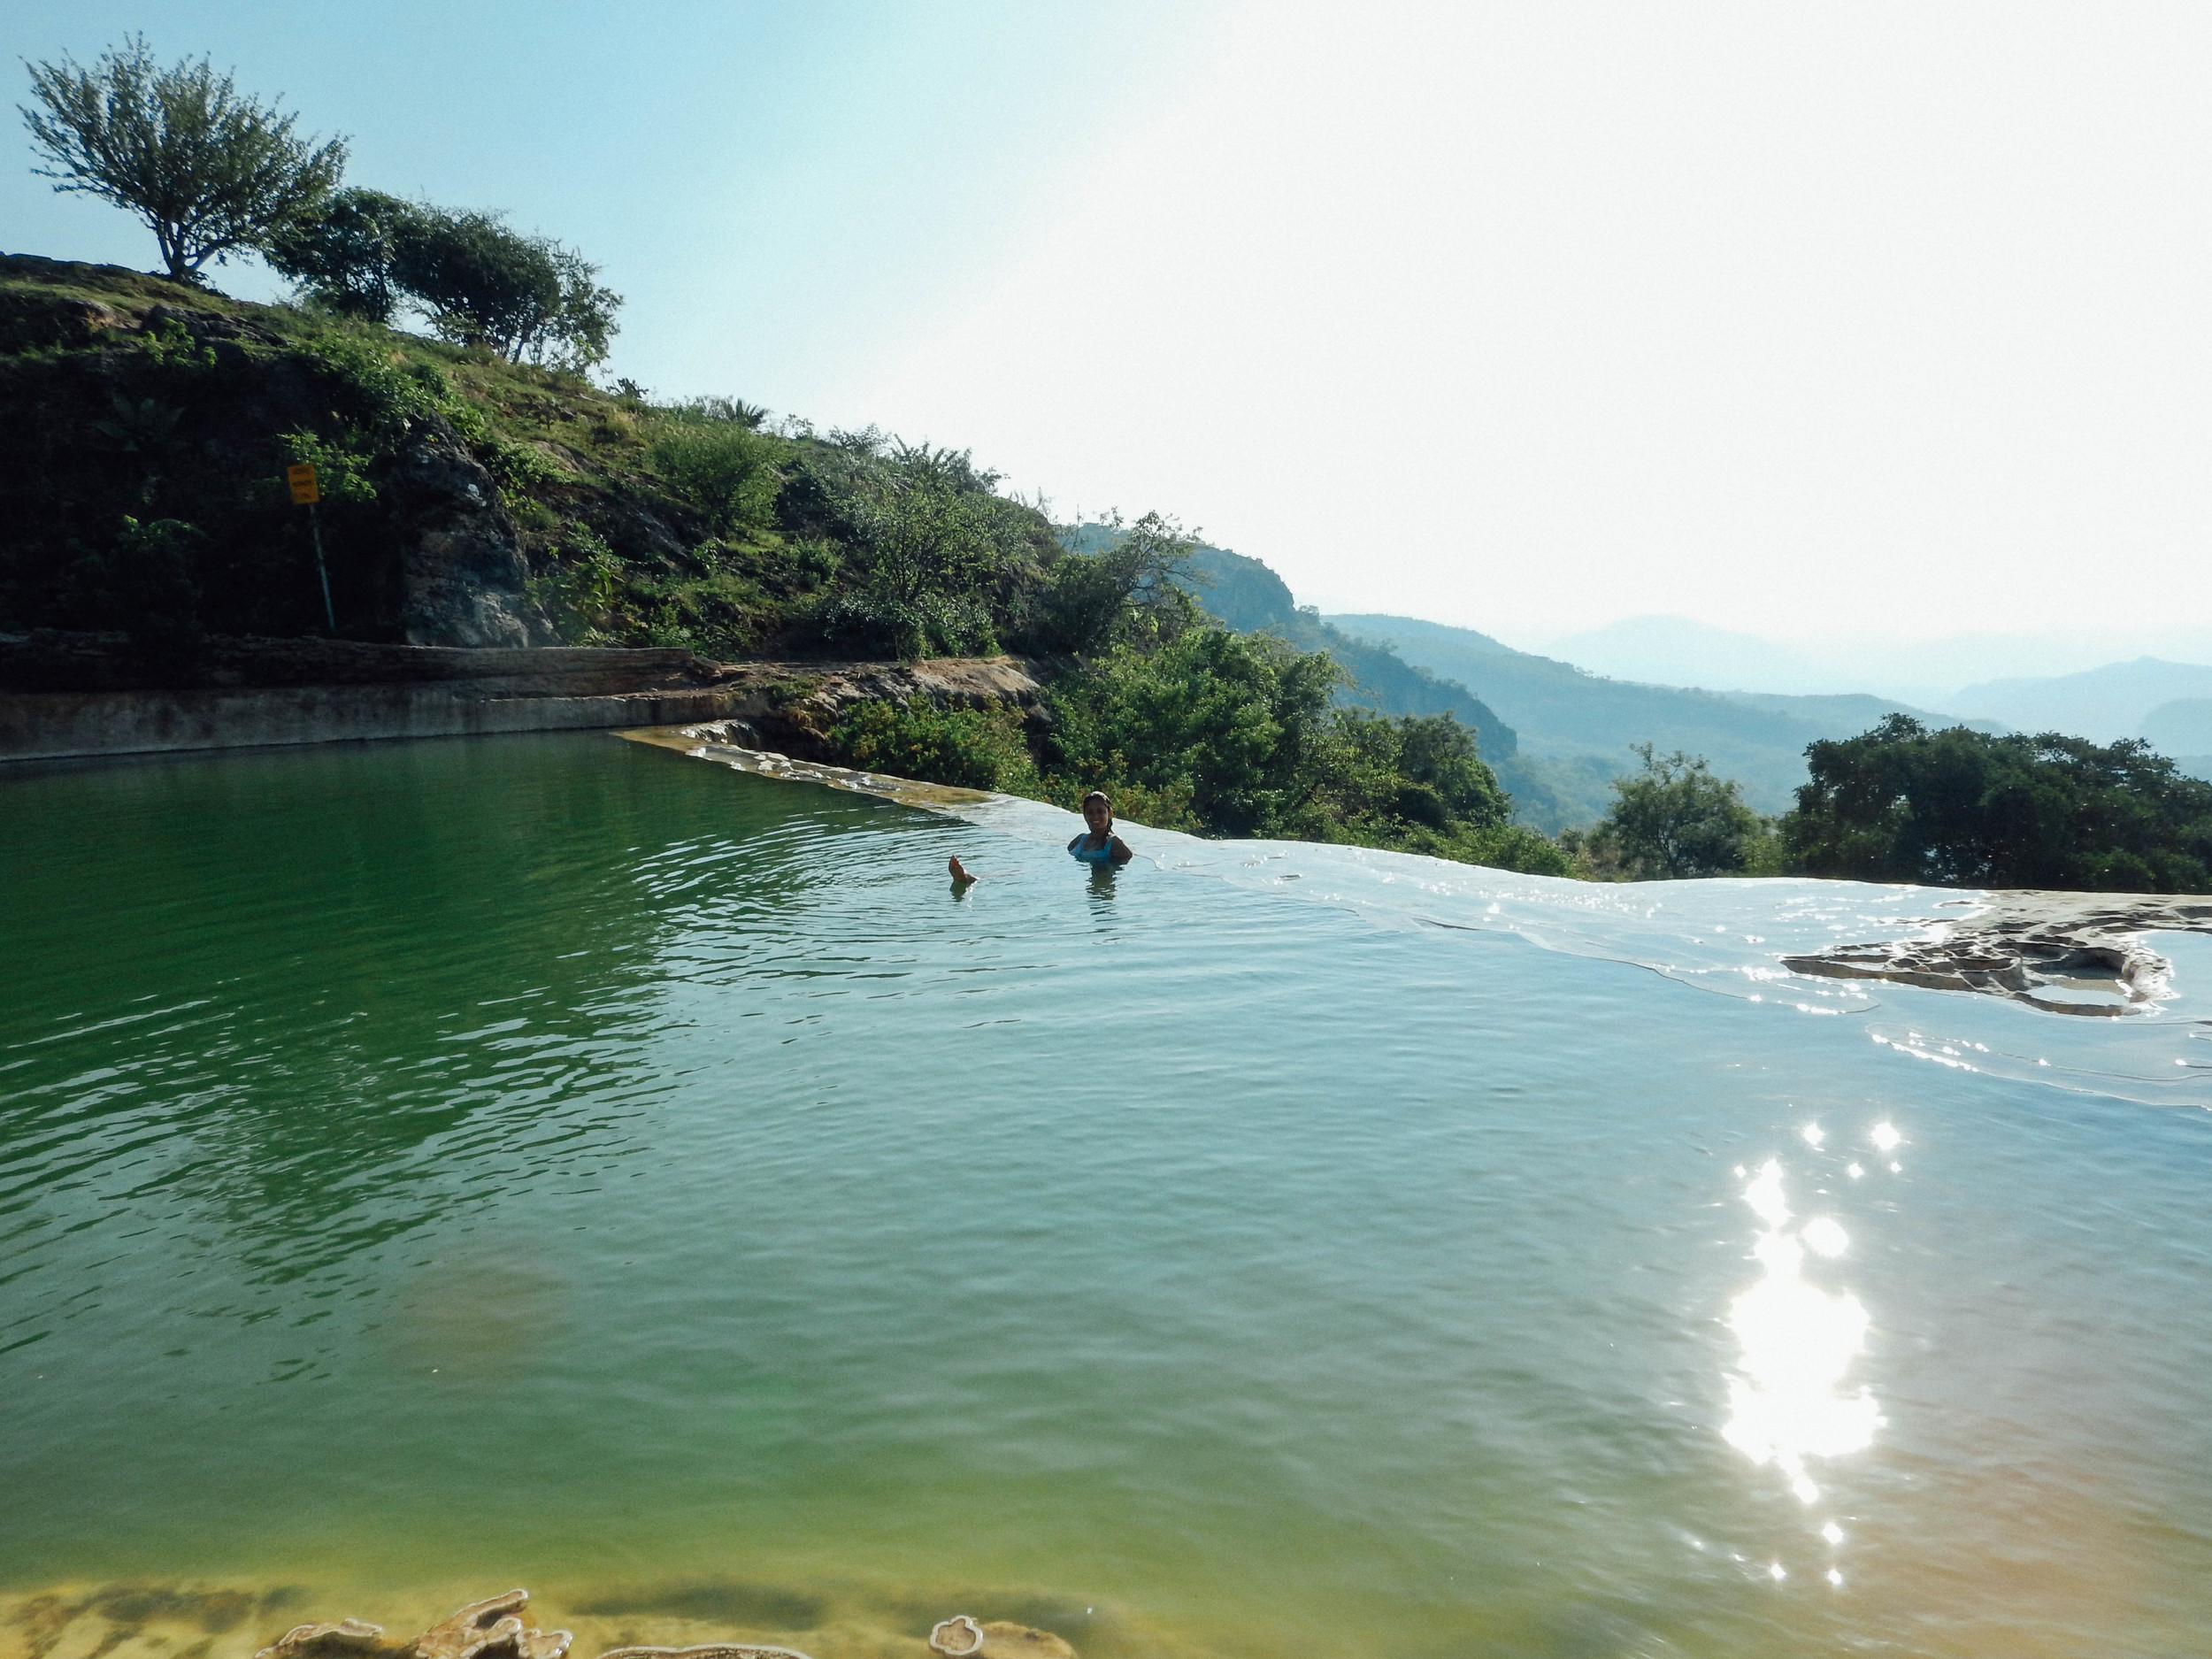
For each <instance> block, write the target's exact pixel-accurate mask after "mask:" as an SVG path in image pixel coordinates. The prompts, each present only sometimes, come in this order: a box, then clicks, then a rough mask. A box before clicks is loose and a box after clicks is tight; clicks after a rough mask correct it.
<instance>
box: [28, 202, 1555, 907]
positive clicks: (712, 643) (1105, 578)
mask: <svg viewBox="0 0 2212 1659" xmlns="http://www.w3.org/2000/svg"><path fill="white" fill-rule="evenodd" d="M351 199H352V200H353V202H354V204H355V205H356V206H360V205H361V203H360V202H359V199H358V198H357V197H356V198H351ZM367 205H368V206H369V207H373V206H374V204H367ZM361 234H363V235H364V236H367V235H369V234H372V233H371V231H370V230H366V229H365V230H363V231H362V232H361ZM376 234H381V233H380V232H379V233H376ZM379 268H381V267H379ZM389 268H390V269H393V270H396V269H398V266H397V265H396V264H394V265H391V266H390V267H389ZM358 269H361V270H370V269H372V267H371V266H369V265H362V266H360V267H358ZM362 291H363V293H364V295H365V298H364V300H363V301H362V303H360V304H359V305H357V306H354V307H351V308H350V309H349V308H348V307H345V306H340V305H336V304H331V303H313V304H306V305H298V306H259V305H250V304H242V303H237V302H234V301H231V300H227V299H225V298H224V297H222V296H219V295H218V294H215V293H213V292H211V290H209V289H206V288H199V287H193V288H185V287H180V286H177V285H174V284H172V283H169V282H166V281H164V280H161V279H159V278H153V277H146V276H142V275H138V274H136V273H128V272H121V271H116V270H112V269H109V268H103V267H96V266H85V265H60V264H58V263H55V262H52V261H47V260H39V259H33V258H28V257H8V258H4V259H0V444H5V445H6V446H8V448H9V449H10V450H11V452H12V453H13V454H15V455H16V456H18V457H20V458H21V460H22V461H23V463H24V464H23V465H19V466H17V467H14V468H11V469H8V470H6V471H5V472H0V514H4V516H5V518H6V521H7V522H8V523H9V524H10V525H11V526H12V528H13V531H14V534H12V536H11V538H10V539H9V540H8V541H6V542H5V543H4V544H0V628H5V629H12V630H19V629H24V628H39V627H44V628H58V629H65V630H87V631H102V630H106V631H110V632H114V631H123V632H127V633H128V634H130V636H131V637H132V639H133V640H134V641H136V644H137V647H138V649H140V651H141V652H142V654H143V656H144V657H145V658H146V659H147V660H149V661H150V662H157V663H159V664H161V665H162V669H161V672H163V673H164V674H165V676H173V683H191V676H192V674H193V673H194V672H195V669H194V663H195V660H196V650H197V649H198V645H199V642H200V641H204V640H205V639H206V638H207V637H208V636H210V635H214V634H225V635H234V634H271V635H297V634H308V633H312V632H318V631H319V629H320V626H321V617H320V605H321V602H320V595H319V588H318V586H317V583H316V579H315V574H314V561H313V557H312V553H311V549H310V548H309V546H308V539H307V526H306V524H305V522H304V518H305V516H304V514H303V513H302V512H300V511H297V510H296V509H295V508H293V507H292V506H291V505H290V504H289V501H288V495H287V493H286V490H285V488H284V483H283V469H284V468H285V466H286V465H289V464H292V463H294V462H299V461H308V462H311V463H313V464H314V465H315V466H316V468H317V470H318V472H319V476H320V480H321V484H322V490H323V506H322V508H321V514H322V519H323V531H324V538H325V542H326V549H327V552H328V556H329V565H330V571H331V581H332V587H333V589H334V598H335V602H336V611H337V616H338V621H339V627H340V630H341V632H342V633H344V634H349V635H351V636H353V637H357V638H363V639H396V638H402V637H408V636H409V634H410V630H411V627H412V626H413V624H411V622H410V620H409V618H408V614H407V612H406V611H405V609H404V604H403V598H404V595H405V592H406V589H407V584H408V580H409V576H408V565H407V561H408V559H409V558H410V557H412V556H417V555H419V553H420V550H421V549H423V548H424V547H425V546H426V544H435V545H442V544H445V543H449V542H451V541H454V540H456V539H457V538H463V537H473V538H476V539H477V540H478V541H480V543H481V544H482V545H483V546H484V547H486V548H488V549H491V550H492V551H493V552H496V553H500V554H502V556H503V557H517V558H518V559H519V560H520V562H521V565H522V566H523V568H525V569H526V579H525V580H524V582H523V587H522V590H521V592H519V593H518V603H520V604H521V605H522V606H523V607H524V608H525V609H526V610H527V611H529V613H530V614H531V615H533V616H534V617H537V618H541V626H542V627H543V630H544V633H543V635H542V637H543V638H544V639H545V640H546V641H552V640H555V639H557V640H560V641H567V642H570V643H575V644H585V645H662V646H680V647H688V648H690V649H696V650H699V651H701V652H703V653H704V654H707V655H709V656H713V657H722V658H735V657H759V656H764V655H771V654H773V655H777V656H782V657H845V658H870V659H873V658H881V657H907V658H910V657H922V656H928V655H934V654H972V653H988V652H993V651H997V650H1000V649H1011V650H1018V651H1021V652H1023V653H1025V654H1026V655H1027V656H1028V657H1030V658H1031V659H1032V660H1033V661H1034V662H1036V663H1037V664H1039V665H1040V668H1041V672H1042V673H1043V674H1044V677H1045V679H1046V680H1047V681H1048V694H1047V707H1046V709H1045V710H1044V712H1043V716H1042V718H1039V719H1037V720H1035V721H1033V722H1030V723H1028V724H1025V723H1024V721H1023V719H1022V718H1021V717H1020V715H1019V714H1018V713H1017V712H1015V711H1012V710H1000V711H994V710H932V709H928V708H925V707H913V708H909V709H906V710H896V709H891V708H889V707H887V706H886V707H870V706H867V705H863V706H861V707H858V708H856V709H853V710H849V711H848V713H847V715H846V717H845V718H843V720H842V721H841V723H840V724H839V726H837V727H836V728H835V729H834V730H833V731H832V732H831V733H828V734H827V741H828V743H829V745H830V746H831V747H832V748H833V749H834V751H835V752H836V753H838V754H839V755H841V757H844V758H846V759H847V760H849V762H850V763H852V764H857V765H862V766H868V767H872V768H876V769H879V770H882V771H887V772H898V773H900V774H902V775H905V776H910V777H917V778H921V779H926V780H935V781H941V782H949V783H958V784H967V785H980V786H982V787H996V788H1003V789H1010V790H1015V791H1018V792H1022V793H1028V794H1033V795H1040V796H1041V797H1043V798H1047V799H1051V800H1056V801H1061V802H1064V803H1073V801H1074V800H1075V799H1076V798H1077V797H1078V796H1079V795H1080V794H1081V792H1082V791H1083V790H1084V789H1086V788H1088V787H1094V786H1102V787H1107V788H1109V789H1110V790H1111V791H1112V792H1113V793H1114V794H1115V795H1116V797H1117V799H1118V802H1119V803H1120V805H1121V808H1122V810H1124V811H1125V813H1127V814H1128V815H1129V816H1130V817H1132V818H1138V819H1141V820H1144V821H1150V822H1157V823H1161V824H1164V825H1171V826H1178V827H1182V828H1187V829H1191V830H1194V831H1197V832H1200V833H1210V834H1239V835H1246V834H1263V835H1276V836H1296V837H1307V838H1314V839H1323V840H1330V841H1347V842H1356V843H1359V844H1363V845H1371V846H1384V847H1401V848H1405V849H1409V850H1416V851H1424V852H1433V853H1437V854H1440V855H1441V856H1448V857H1456V858H1463V859H1472V860H1478V861H1480V862H1485V863H1491V864H1511V865H1514V866H1516V867H1519V868H1527V869H1536V870H1552V871H1563V870H1564V869H1565V868H1566V867H1567V866H1566V863H1565V860H1564V859H1563V856H1562V855H1561V854H1560V853H1559V852H1558V850H1557V849H1555V848H1554V847H1553V846H1552V845H1551V843H1549V842H1548V841H1545V840H1544V839H1543V838H1542V837H1541V836H1540V835H1537V834H1535V833H1532V832H1530V831H1526V830H1523V829H1517V828H1515V827H1514V826H1511V825H1510V824H1509V821H1508V818H1509V803H1508V801H1507V798H1506V797H1505V795H1503V793H1502V791H1501V790H1500V789H1499V787H1498V786H1497V783H1496V780H1495V779H1494V776H1493V774H1492V773H1491V772H1490V770H1489V768H1488V767H1487V766H1486V764H1484V763H1483V762H1482V760H1481V759H1480V758H1479V757H1478V755H1477V752H1476V746H1475V740H1474V737H1473V735H1472V734H1471V733H1470V732H1469V731H1468V730H1467V729H1466V728H1465V727H1464V726H1462V725H1460V724H1458V723H1456V722H1455V721H1454V720H1452V719H1451V718H1448V717H1447V716H1444V715H1440V714H1430V715H1426V716H1424V717H1419V718H1385V717H1382V716H1379V715H1378V714H1376V713H1374V712H1373V711H1371V710H1365V709H1362V708H1359V707H1356V706H1351V707H1346V706H1340V701H1339V694H1340V691H1341V690H1342V689H1343V686H1344V675H1343V674H1342V672H1341V671H1340V668H1339V666H1338V665H1337V664H1335V663H1334V662H1333V660H1332V659H1331V658H1330V657H1328V656H1326V655H1325V654H1317V653H1312V652H1302V651H1300V650H1298V649H1294V647H1292V646H1291V645H1289V644H1287V643H1285V642H1283V641H1277V640H1271V639H1266V638H1262V637H1258V636H1250V635H1237V634H1231V633H1229V632H1227V631H1225V630H1224V629H1222V628H1220V627H1218V626H1215V625H1214V624H1213V623H1212V621H1211V619H1210V618H1209V617H1208V616H1207V615H1206V613H1205V611H1204V610H1203V609H1202V603H1201V602H1200V600H1199V599H1198V598H1196V597H1194V593H1193V589H1194V588H1196V590H1197V591H1198V592H1201V593H1202V592H1203V591H1204V590H1203V588H1202V586H1200V585H1199V584H1198V583H1197V581H1196V580H1194V575H1193V571H1194V567H1193V564H1192V554H1193V550H1194V542H1193V541H1192V540H1191V539H1190V538H1189V537H1187V536H1185V535H1184V534H1182V533H1181V532H1180V531H1179V528H1178V527H1177V526H1175V524H1174V523H1173V522H1172V521H1171V519H1169V518H1165V517H1164V516H1163V515H1159V514H1147V515H1145V516H1144V517H1142V518H1139V519H1137V520H1136V521H1135V522H1133V524H1128V525H1119V524H1117V525H1115V526H1111V530H1112V534H1111V536H1110V539H1109V543H1108V544H1102V545H1100V547H1099V548H1098V550H1097V551H1095V552H1090V553H1080V552H1072V551H1070V550H1069V549H1068V548H1067V547H1066V546H1065V545H1064V541H1063V532H1062V531H1061V529H1060V528H1059V527H1057V526H1055V525H1054V524H1053V523H1052V521H1051V519H1050V518H1049V517H1048V515H1047V514H1046V513H1045V512H1044V511H1042V509H1041V505H1040V504H1039V503H1030V502H1024V501H1020V500H1018V499H1015V498H1013V497H1010V496H1008V495H1002V494H1001V493H1000V492H999V490H998V488H997V485H998V481H999V480H998V479H997V478H996V477H995V475H994V474H992V473H991V472H987V471H986V470H983V469H980V468H979V467H978V466H977V465H975V464H974V463H973V461H972V458H971V457H969V456H968V455H967V454H966V453H964V452H963V451H958V450H952V449H933V448H930V447H927V446H914V445H906V444H902V443H899V442H896V441H895V440H892V439H889V438H887V437H885V436H884V435H883V434H880V433H878V432H875V431H873V430H872V429H871V430H867V431H863V432H858V433H851V432H830V433H827V434H817V433H816V432H815V431H814V430H813V429H812V428H810V427H809V426H807V425H806V424H805V423H803V422H799V421H786V422H784V423H782V424H781V425H780V426H777V425H772V423H770V422H769V421H768V420H767V419H766V416H765V412H764V411H761V410H758V409H756V408H752V407H750V406H749V405H746V404H743V403H737V402H734V401H732V400H726V399H707V400H699V401H695V402H691V403H681V404H676V405H658V404H655V403H651V402H649V401H648V400H647V399H646V398H644V397H643V396H639V395H637V393H636V389H635V388H629V389H628V390H627V391H626V392H624V393H621V394H611V393H607V392H603V391H601V390H599V389H597V388H594V387H593V386H591V385H590V384H588V382H586V381H585V380H581V379H580V378H579V377H578V376H576V375H574V374H573V373H565V372H562V371H560V370H557V369H553V368H549V367H544V366H540V365H534V364H530V363H516V362H514V361H512V360H511V353H509V352H508V351H506V350H503V349H496V348H492V347H487V346H474V347H471V346H465V345H460V344H457V343H454V342H450V341H446V340H438V339H427V338H424V337H422V336H419V335H415V334H406V333H403V332H401V331H398V330H396V329H392V328H389V327H387V326H383V325H381V324H380V323H378V322H375V321H373V320H372V319H371V318H370V317H369V316H368V315H367V314H366V313H368V312H370V311H373V310H374V309H375V308H376V306H377V304H379V303H381V302H380V301H379V300H378V298H377V296H376V293H375V291H374V289H373V285H368V284H365V285H364V287H363V288H362ZM324 297H325V298H326V299H327V298H329V296H324ZM426 537H427V538H432V539H433V541H432V542H431V543H426ZM1187 582H1188V583H1189V584H1190V585H1189V586H1186V585H1185V584H1186V583H1187ZM418 637H419V636H418ZM433 637H438V636H436V635H433Z"/></svg>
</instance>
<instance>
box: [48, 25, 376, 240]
mask: <svg viewBox="0 0 2212 1659" xmlns="http://www.w3.org/2000/svg"><path fill="white" fill-rule="evenodd" d="M28 68H29V69H30V72H31V90H32V92H33V94H34V95H35V96H36V98H37V100H38V102H39V104H41V105H42V106H43V107H42V109H31V108H27V107H25V108H23V109H22V111H21V113H22V115H23V119H24V120H25V121H26V122H27V124H28V125H29V127H30V129H31V135H32V137H33V138H35V140H37V142H38V144H39V147H40V149H41V150H42V151H43V152H44V156H45V158H46V160H47V161H48V162H50V164H51V165H49V166H44V167H40V168H37V169H35V171H36V172H37V173H39V174H40V175H41V176H42V177H45V178H49V179H55V180H59V181H60V182H58V183H57V184H56V185H55V186H54V188H55V189H57V190H59V191H67V192H76V193H80V194H82V195H86V196H97V197H98V198H99V199H100V200H102V201H104V202H111V203H113V204H115V205H116V206H118V207H121V208H127V209H128V210H130V211H132V212H134V213H136V214H137V215H138V216H139V217H140V218H141V219H143V220H145V222H146V224H147V226H148V227H150V229H151V230H152V231H153V233H154V237H155V240H156V241H157V242H159V243H160V244H161V257H162V259H163V261H164V263H165V265H167V267H168V272H169V275H170V276H171V277H172V278H173V279H175V280H177V281H180V282H197V281H198V280H200V272H201V269H202V267H203V266H204V265H206V264H207V262H208V261H209V260H211V259H217V260H219V259H221V258H223V257H225V256H226V255H227V254H229V253H231V252H233V251H234V250H239V249H244V248H259V247H263V246H265V245H266V244H267V242H269V241H270V240H271V239H272V238H273V237H274V236H277V235H279V234H282V233H283V232H284V231H285V230H286V229H288V227H292V226H294V225H296V224H298V223H300V222H302V221H303V220H304V219H308V218H310V217H311V215H312V214H313V213H314V212H315V211H316V210H317V209H318V208H319V206H320V205H321V204H322V201H323V198H324V197H326V196H328V195H329V194H330V192H331V191H332V189H333V188H335V187H336V185H337V183H338V180H339V178H340V176H341V175H342V173H343V172H344V171H345V164H346V141H345V140H344V139H343V138H334V139H331V140H330V141H328V142H326V143H323V144H320V145H318V144H317V143H316V142H315V141H314V140H313V139H312V138H300V137H296V136H295V135H294V134H293V131H292V128H293V125H294V123H295V122H296V120H297V119H298V118H297V117H296V116H292V115H286V114H283V113H281V112H280V111H278V110H277V108H276V107H275V106H274V105H273V104H261V103H259V102H258V101H257V100H256V99H254V98H252V97H249V96H242V95H241V94H240V93H239V91H238V89H237V87H236V86H235V84H234V82H233V81H232V79H231V77H230V76H229V75H227V74H222V75H219V74H217V73H215V71H214V69H213V68H212V66H211V65H210V64H209V62H208V60H207V58H204V57H203V58H201V59H200V60H199V62H197V63H194V62H192V61H191V60H190V59H185V60H184V61H182V62H180V63H179V64H177V65H175V66H174V67H173V68H168V69H164V68H162V67H161V66H160V65H157V64H156V63H155V61H154V55H153V50H152V48H150V46H148V45H147V44H146V40H145V37H144V36H143V35H132V36H130V37H128V38H127V40H126V41H125V42H124V43H123V44H122V46H120V47H119V48H117V49H114V50H109V51H105V52H103V53H101V54H100V57H99V58H98V59H97V60H96V62H95V63H94V64H93V65H92V66H91V67H90V68H89V69H88V68H85V67H83V66H82V65H80V64H78V63H77V62H76V61H75V60H74V59H73V58H67V57H65V58H63V60H62V61H61V62H60V63H59V64H32V65H28Z"/></svg>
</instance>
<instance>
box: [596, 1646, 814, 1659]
mask: <svg viewBox="0 0 2212 1659" xmlns="http://www.w3.org/2000/svg"><path fill="white" fill-rule="evenodd" d="M599 1659H807V1656H806V1655H804V1654H803V1653H801V1652H800V1651H799V1650H798V1649H797V1648H795V1647H757V1646H755V1645H752V1644H749V1643H745V1642H737V1643H730V1642H708V1643H707V1644H705V1645H704V1646H703V1647H610V1648H609V1649H608V1650H607V1651H606V1652H605V1653H603V1654H601V1655H599Z"/></svg>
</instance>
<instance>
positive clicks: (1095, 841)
mask: <svg viewBox="0 0 2212 1659" xmlns="http://www.w3.org/2000/svg"><path fill="white" fill-rule="evenodd" d="M1083 821H1084V822H1085V823H1086V824H1087V825H1089V826H1091V827H1090V829H1089V831H1088V832H1087V833H1084V834H1081V835H1078V836H1077V837H1076V838H1075V839H1074V840H1073V841H1070V842H1069V843H1068V850H1069V851H1070V852H1071V853H1073V854H1074V855H1075V856H1077V857H1078V858H1080V859H1081V860H1082V861H1083V862H1084V863H1085V864H1110V865H1111V866H1112V867H1113V868H1115V869H1117V870H1118V869H1120V868H1121V866H1122V865H1124V864H1127V863H1128V862H1129V861H1130V860H1131V859H1132V858H1134V857H1135V856H1137V855H1136V854H1134V853H1133V852H1131V851H1130V850H1129V843H1128V842H1126V841H1124V840H1122V838H1121V837H1120V836H1118V835H1117V834H1115V833H1114V803H1112V802H1111V801H1109V800H1108V799H1107V798H1106V792H1105V791H1104V790H1103V789H1094V790H1092V791H1091V792H1090V794H1088V795H1085V796H1084V797H1083Z"/></svg>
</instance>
